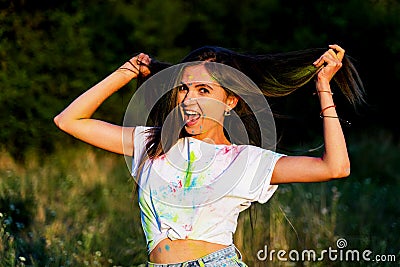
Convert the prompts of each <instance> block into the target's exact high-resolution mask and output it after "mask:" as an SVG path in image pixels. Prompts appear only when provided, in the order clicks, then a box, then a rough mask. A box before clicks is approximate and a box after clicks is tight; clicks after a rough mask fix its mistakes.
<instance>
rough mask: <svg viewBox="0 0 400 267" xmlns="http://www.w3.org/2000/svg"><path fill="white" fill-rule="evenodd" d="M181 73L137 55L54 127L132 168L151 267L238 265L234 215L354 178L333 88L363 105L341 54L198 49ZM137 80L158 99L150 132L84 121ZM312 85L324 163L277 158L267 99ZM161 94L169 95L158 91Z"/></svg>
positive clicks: (349, 65)
mask: <svg viewBox="0 0 400 267" xmlns="http://www.w3.org/2000/svg"><path fill="white" fill-rule="evenodd" d="M181 63H182V64H179V65H176V66H177V67H176V68H174V66H172V65H171V64H164V63H161V62H158V61H156V60H154V59H151V58H150V57H149V56H148V55H146V54H143V53H141V54H139V55H137V56H135V57H133V58H132V59H131V60H129V61H128V62H126V63H125V64H124V65H123V66H121V67H120V68H119V69H117V70H116V71H115V72H113V73H111V74H110V75H109V76H108V77H106V78H105V79H104V80H102V81H100V82H99V83H98V84H96V85H95V86H93V87H92V88H90V89H89V90H88V91H86V92H85V93H83V94H82V95H81V96H79V97H78V98H77V99H75V100H74V101H73V102H72V103H71V104H70V105H69V106H68V107H67V108H66V109H65V110H63V111H62V112H61V113H60V114H59V115H57V116H56V117H55V119H54V121H55V123H56V125H57V126H58V127H59V128H60V129H62V130H63V131H65V132H67V133H69V134H71V135H73V136H74V137H76V138H78V139H80V140H83V141H85V142H87V143H89V144H92V145H94V146H97V147H100V148H103V149H105V150H108V151H111V152H115V153H119V154H124V155H126V156H132V157H133V170H132V172H133V175H134V177H135V178H136V179H137V182H138V185H139V187H138V188H139V206H140V209H141V214H142V227H143V229H144V232H145V236H146V239H147V246H148V252H149V263H148V266H246V265H245V263H244V262H242V261H241V256H240V253H239V252H238V251H237V250H236V248H235V246H234V244H233V239H232V237H233V234H234V232H235V229H236V225H237V218H238V215H239V213H240V212H241V211H242V210H245V209H246V208H248V207H249V206H250V205H251V203H252V202H255V201H258V202H260V203H265V202H266V201H268V199H269V198H270V197H271V196H272V195H273V193H274V192H275V190H276V189H277V185H278V184H283V183H297V182H321V181H328V180H331V179H337V178H343V177H347V176H348V175H349V174H350V162H349V157H348V153H347V149H346V142H345V138H344V135H343V132H342V128H341V122H340V118H339V117H338V115H337V113H336V106H335V104H334V101H333V96H332V95H333V93H332V90H331V81H332V80H335V81H336V82H337V85H338V86H339V89H340V91H341V92H342V93H343V94H345V95H346V97H347V98H348V100H349V101H350V102H351V103H352V104H356V103H357V102H360V101H362V100H363V91H362V84H361V81H360V79H359V76H358V74H357V71H356V69H355V68H354V66H353V64H352V63H351V61H350V58H349V57H348V56H345V51H344V50H343V49H342V48H341V47H340V46H338V45H330V46H329V48H328V49H324V50H321V49H310V50H304V51H296V52H291V53H283V54H271V55H246V54H240V53H236V52H234V51H231V50H228V49H224V48H220V47H202V48H200V49H197V50H195V51H193V52H191V53H190V54H189V55H188V56H187V57H185V58H184V59H183V60H182V62H181ZM167 67H168V68H167ZM162 73H164V74H165V73H166V75H164V77H168V79H169V80H168V81H166V82H159V83H158V84H159V85H160V86H159V88H158V86H154V85H157V83H150V85H151V86H147V87H146V86H145V84H146V83H147V82H150V81H151V80H152V79H151V78H150V79H149V77H152V78H153V77H155V76H154V75H155V74H157V75H160V74H162ZM172 76H173V77H172ZM162 77H163V76H162ZM171 77H172V78H171ZM135 78H139V79H142V80H146V79H148V80H147V81H146V82H144V84H143V86H144V87H145V89H146V90H145V94H144V95H147V96H148V95H158V96H157V97H155V98H153V102H152V104H153V105H152V107H151V108H152V110H151V112H150V115H149V118H148V120H149V121H151V126H148V125H147V126H146V125H133V126H118V125H113V124H110V123H107V122H104V121H101V120H95V119H92V118H91V117H92V115H93V113H94V112H95V111H96V110H97V108H98V107H99V106H100V105H101V104H102V103H103V101H105V100H106V99H107V98H108V97H109V96H110V95H112V94H113V93H115V92H117V91H118V90H119V89H120V88H121V87H123V86H124V85H126V84H127V83H128V82H129V81H131V80H132V79H135ZM313 81H315V84H316V93H317V94H318V96H319V101H320V105H321V113H320V116H321V119H322V121H323V135H324V147H325V151H324V153H323V155H322V156H321V157H308V156H286V155H282V154H279V153H275V152H273V145H274V143H275V139H274V138H273V137H274V136H273V134H271V132H273V131H271V129H269V131H268V129H267V130H266V131H264V128H268V127H270V126H271V125H272V126H273V120H272V124H271V120H270V119H266V120H265V118H266V117H268V116H270V115H271V112H270V110H269V107H267V106H265V105H267V104H266V101H265V99H266V98H265V97H280V96H285V95H288V94H290V93H291V92H293V91H295V90H296V89H298V88H300V87H302V86H303V85H305V84H307V83H309V82H313ZM165 84H167V86H165ZM163 86H164V87H167V88H168V89H169V90H164V91H162V90H161V89H160V88H161V87H163ZM257 90H259V92H260V93H258V92H257ZM154 99H155V100H154ZM150 102H151V101H150ZM263 106H264V108H263ZM132 109H135V106H133V107H131V108H130V109H129V112H132ZM259 112H261V113H262V112H264V113H263V114H264V115H265V116H266V117H265V116H264V115H263V116H261V117H260V116H259V115H258V113H259ZM268 118H269V117H268ZM271 118H272V117H271ZM128 124H129V123H128ZM265 135H268V136H265ZM271 140H272V141H271Z"/></svg>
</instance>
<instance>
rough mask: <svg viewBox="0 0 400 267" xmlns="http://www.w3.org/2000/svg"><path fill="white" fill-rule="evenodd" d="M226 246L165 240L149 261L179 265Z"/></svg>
mask: <svg viewBox="0 0 400 267" xmlns="http://www.w3.org/2000/svg"><path fill="white" fill-rule="evenodd" d="M226 247H227V246H226V245H221V244H215V243H210V242H207V241H202V240H192V239H184V240H170V239H168V238H167V239H163V240H162V241H161V242H160V243H158V245H157V246H156V247H155V248H154V249H153V250H152V251H151V253H150V256H149V260H150V262H153V263H178V262H185V261H190V260H194V259H198V258H201V257H203V256H205V255H207V254H210V253H212V252H215V251H217V250H220V249H223V248H226Z"/></svg>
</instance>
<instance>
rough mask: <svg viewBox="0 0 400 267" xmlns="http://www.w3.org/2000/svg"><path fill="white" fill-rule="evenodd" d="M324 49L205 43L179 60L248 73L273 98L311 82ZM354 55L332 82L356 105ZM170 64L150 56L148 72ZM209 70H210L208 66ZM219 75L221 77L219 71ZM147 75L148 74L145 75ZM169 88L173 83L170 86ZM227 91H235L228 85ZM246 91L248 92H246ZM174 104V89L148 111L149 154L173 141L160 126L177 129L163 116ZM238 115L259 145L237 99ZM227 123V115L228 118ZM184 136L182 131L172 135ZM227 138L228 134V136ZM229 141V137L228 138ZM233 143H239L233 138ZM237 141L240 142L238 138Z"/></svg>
mask: <svg viewBox="0 0 400 267" xmlns="http://www.w3.org/2000/svg"><path fill="white" fill-rule="evenodd" d="M325 51H326V48H312V49H306V50H298V51H291V52H285V53H274V54H272V53H271V54H261V55H260V54H250V53H239V52H235V51H232V50H230V49H226V48H223V47H218V46H204V47H201V48H198V49H196V50H193V51H192V52H191V53H189V54H188V55H187V56H186V57H184V58H183V59H182V61H181V63H188V62H197V61H202V62H215V63H221V64H224V65H227V66H230V67H232V68H234V69H237V70H238V71H240V72H242V73H243V74H245V75H246V76H247V77H249V78H250V79H251V80H252V81H253V82H254V83H255V84H256V85H257V86H258V88H259V89H260V90H261V92H262V94H263V95H264V96H265V97H266V98H276V97H282V96H287V95H289V94H291V93H293V92H294V91H296V90H298V89H299V88H301V87H303V86H305V85H307V84H309V83H310V82H312V81H313V80H314V78H315V76H316V75H317V73H318V72H319V70H320V69H321V68H322V67H323V66H321V67H319V68H317V67H315V66H314V65H313V64H312V63H313V62H314V61H315V60H316V59H317V58H318V57H320V56H321V55H322V53H324V52H325ZM353 61H354V60H353V59H352V58H351V57H350V56H348V55H345V57H344V58H343V61H342V63H343V66H342V68H341V69H340V70H339V71H338V72H337V73H336V74H335V76H334V77H333V82H334V84H335V85H336V86H337V88H338V89H339V90H340V92H341V93H342V94H343V95H344V96H345V98H346V99H347V100H348V101H349V102H350V104H351V105H353V106H354V107H356V106H357V105H359V104H362V103H364V102H365V92H364V89H363V84H362V81H361V79H360V76H359V74H358V72H357V69H356V68H355V66H354V64H353ZM169 66H172V64H170V63H165V62H160V61H156V60H152V62H151V64H150V71H151V75H154V74H155V73H157V72H158V71H160V70H163V69H165V68H167V67H169ZM209 71H211V72H212V71H213V70H211V69H209ZM219 77H224V76H223V75H220V76H219ZM146 78H148V77H146ZM171 88H172V87H171ZM157 93H159V92H157V88H154V91H151V90H149V92H148V95H152V94H153V95H154V94H157ZM227 93H228V94H232V93H233V94H235V92H232V91H230V90H229V88H227ZM247 93H248V92H247ZM176 105H177V102H176V89H172V90H170V91H169V92H167V93H166V94H165V95H164V96H163V97H161V98H160V99H159V101H158V102H157V104H156V105H155V106H154V107H153V108H152V111H151V113H150V116H149V117H150V120H151V124H152V125H153V126H154V127H153V128H152V129H151V130H149V131H150V136H149V139H148V142H147V150H148V151H147V152H148V153H147V154H148V156H149V157H150V158H156V157H158V156H160V155H162V154H164V153H166V152H167V150H168V149H169V148H170V147H171V146H172V145H173V144H174V142H173V141H172V142H171V143H168V144H167V145H166V144H164V145H163V144H161V128H162V127H169V128H168V131H170V132H171V133H172V132H173V131H180V130H179V129H176V127H174V125H170V126H167V125H164V122H165V119H166V117H167V116H168V115H169V114H170V113H171V112H173V110H174V109H175V107H176ZM234 110H235V112H236V113H237V114H238V115H239V117H241V118H243V123H244V124H245V126H246V130H247V131H248V132H249V137H250V144H253V145H257V146H260V145H261V143H260V133H259V131H257V127H256V126H257V122H256V121H255V118H254V114H253V112H252V111H251V110H250V109H249V108H248V106H247V105H246V103H245V102H244V101H240V98H239V103H238V105H237V107H236V108H235V109H234ZM172 116H175V117H176V118H175V119H176V121H179V119H180V118H179V116H180V115H179V114H178V113H176V112H175V114H173V115H172ZM226 123H227V125H229V119H228V120H227V122H226ZM177 135H178V136H180V137H182V136H184V135H185V133H184V131H182V132H180V133H179V134H176V133H174V136H177ZM227 138H228V139H229V137H228V136H227ZM231 141H232V140H231ZM235 143H238V141H237V140H235ZM239 143H240V142H239Z"/></svg>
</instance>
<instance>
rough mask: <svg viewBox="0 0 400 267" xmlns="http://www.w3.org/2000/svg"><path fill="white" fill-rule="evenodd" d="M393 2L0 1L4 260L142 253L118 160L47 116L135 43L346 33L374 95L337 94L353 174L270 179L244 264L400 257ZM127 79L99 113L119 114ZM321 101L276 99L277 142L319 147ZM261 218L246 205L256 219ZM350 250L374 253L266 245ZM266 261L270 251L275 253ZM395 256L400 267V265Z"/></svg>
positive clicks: (290, 149)
mask: <svg viewBox="0 0 400 267" xmlns="http://www.w3.org/2000/svg"><path fill="white" fill-rule="evenodd" d="M399 28H400V4H399V3H398V1H392V0H386V1H385V0H375V1H372V0H365V1H363V0H348V1H335V2H334V3H331V2H330V1H313V2H312V3H309V5H306V6H305V5H304V4H302V3H300V1H298V2H296V1H285V0H266V1H227V0H224V1H211V0H204V1H181V0H171V1H157V0H148V1H128V0H124V1H94V0H89V1H83V0H74V1H46V0H39V1H23V0H17V1H0V88H1V90H0V114H2V115H1V116H0V129H1V130H0V142H1V143H0V152H1V153H0V266H144V265H143V263H145V262H146V247H145V241H144V236H143V232H142V230H141V226H140V216H139V211H138V207H137V201H136V195H135V193H134V190H133V187H134V183H133V181H132V180H131V178H130V176H129V171H128V168H127V167H126V164H125V161H124V158H123V157H121V156H118V155H114V154H112V153H107V152H105V151H102V150H99V149H96V148H93V147H90V146H89V145H87V144H84V143H81V142H80V141H77V140H75V139H74V138H73V137H71V136H68V135H66V134H64V133H62V132H61V131H59V130H58V129H57V128H56V127H55V125H54V124H53V122H52V118H53V117H54V116H55V115H56V114H57V113H58V112H60V111H61V110H62V109H63V108H64V107H65V106H66V105H67V104H68V103H70V101H72V100H73V99H74V98H75V97H76V96H78V95H79V94H80V93H82V92H83V91H84V90H86V89H87V88H89V87H90V86H92V85H94V84H95V83H96V82H97V81H99V80H101V79H102V78H104V77H105V76H106V75H108V74H109V73H110V72H112V71H113V70H114V69H116V68H117V67H118V66H120V65H121V64H122V63H123V62H125V61H126V60H127V59H129V58H130V57H131V56H132V55H133V54H134V53H137V52H146V53H149V54H150V55H151V56H153V57H155V58H157V59H159V60H161V61H169V62H172V63H175V62H179V60H180V59H181V58H182V57H183V56H184V55H185V54H186V53H187V52H188V51H190V50H192V49H194V48H197V47H199V46H201V45H206V44H210V45H219V46H224V47H227V48H232V49H236V50H239V51H252V52H259V53H267V52H281V51H291V50H297V49H303V48H310V47H326V46H327V45H328V44H331V43H338V44H340V45H342V46H343V47H344V48H345V49H346V52H347V53H348V54H349V55H351V56H352V57H353V58H355V59H356V62H357V66H358V68H359V70H360V75H361V77H362V79H363V81H364V83H365V88H366V91H367V101H368V105H365V106H361V107H360V108H359V109H358V110H354V109H352V107H350V105H349V104H348V103H346V101H345V100H343V99H341V98H340V96H339V95H338V94H335V95H334V96H335V97H336V98H337V99H336V100H337V106H338V111H339V115H340V116H342V117H343V118H345V119H349V120H350V121H351V122H352V126H351V127H346V128H345V129H344V131H345V134H346V137H347V143H348V148H349V153H350V157H351V163H352V172H351V175H350V177H349V178H347V179H345V180H341V181H332V182H327V183H314V184H291V185H282V186H280V187H279V189H278V191H277V192H276V194H275V195H274V196H273V198H272V199H271V200H270V201H269V202H268V203H266V204H264V205H258V204H257V205H255V206H254V210H252V214H251V215H252V218H254V217H256V221H255V225H254V227H253V228H252V227H251V225H250V219H249V217H250V214H249V212H248V211H246V212H244V213H243V214H242V215H241V217H240V219H239V227H238V230H237V232H236V235H235V243H236V244H237V247H238V248H239V249H240V250H241V252H242V253H243V256H244V259H245V261H246V262H247V263H248V264H249V266H398V263H399V262H400V253H399V251H400V239H399V238H398V237H399V234H400V205H399V204H398V199H399V192H400V139H399V137H400V128H399V115H400V113H399V111H398V106H399V105H398V99H397V97H396V94H397V90H399V84H400V75H399V72H400V60H399V59H400V57H399V51H400V30H399ZM135 89H136V85H135V82H132V83H130V84H129V85H127V86H126V88H123V89H122V90H121V91H120V92H118V93H117V94H115V95H114V96H112V97H111V98H110V99H108V100H107V101H106V103H104V105H103V106H102V107H101V108H100V109H99V111H98V112H97V113H96V117H99V118H102V119H105V120H108V121H110V122H114V123H121V121H122V118H123V116H124V112H125V108H126V106H127V104H128V102H129V100H130V98H131V96H132V95H133V93H134V90H135ZM317 104H318V103H317V102H316V98H315V97H313V96H312V93H311V92H310V91H308V90H307V89H306V88H305V89H304V90H303V91H300V92H298V93H296V94H294V95H293V96H289V97H287V98H285V100H283V101H281V102H279V103H277V107H278V108H280V109H281V111H284V113H285V114H287V115H289V117H291V116H293V117H294V118H292V119H288V120H287V121H283V122H282V123H281V124H279V125H280V127H282V129H281V130H283V131H282V132H283V138H282V144H283V146H282V149H283V147H284V148H285V149H286V150H282V152H285V153H287V154H309V155H320V153H321V152H322V150H321V149H317V150H315V151H312V152H306V151H307V150H309V149H310V148H315V147H318V146H319V145H320V144H321V140H322V139H321V122H320V120H319V118H318V107H317ZM254 215H256V216H254ZM339 238H344V239H346V241H347V247H346V248H348V249H357V250H359V251H363V250H365V249H369V250H371V251H372V252H373V255H395V256H396V258H397V263H388V262H387V263H383V262H361V263H360V262H343V261H334V262H332V261H324V262H301V261H298V262H282V261H281V262H279V261H275V262H273V263H272V262H270V261H261V260H258V259H257V256H256V255H257V252H258V251H259V250H262V249H264V248H265V246H268V249H269V250H272V249H275V250H279V249H284V250H287V251H289V250H294V249H296V250H299V251H301V250H303V249H314V250H317V251H321V250H323V249H328V248H329V247H332V248H336V241H337V240H338V239H339ZM275 258H276V257H275ZM396 264H397V265H396Z"/></svg>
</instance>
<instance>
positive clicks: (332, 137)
mask: <svg viewBox="0 0 400 267" xmlns="http://www.w3.org/2000/svg"><path fill="white" fill-rule="evenodd" d="M329 47H330V49H329V50H328V51H327V52H325V53H324V54H323V55H322V56H321V57H320V58H319V59H318V60H316V61H315V62H314V65H315V66H316V67H322V68H321V70H320V71H319V73H318V75H317V80H316V89H317V92H318V96H319V100H320V104H321V115H322V119H323V132H324V145H325V151H324V153H323V155H322V156H321V157H320V158H318V157H308V156H286V157H282V158H280V159H279V160H278V162H277V163H276V165H275V168H274V172H273V174H272V179H271V184H283V183H296V182H322V181H329V180H331V179H337V178H344V177H347V176H349V175H350V160H349V156H348V153H347V147H346V141H345V138H344V134H343V130H342V127H341V125H340V121H339V118H338V115H337V113H336V108H335V104H334V102H333V98H332V93H331V87H330V81H331V79H332V77H333V76H334V75H335V73H336V72H337V71H338V70H339V69H340V68H341V66H342V59H343V57H344V52H345V51H344V50H343V49H342V48H341V47H340V46H338V45H330V46H329Z"/></svg>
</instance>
